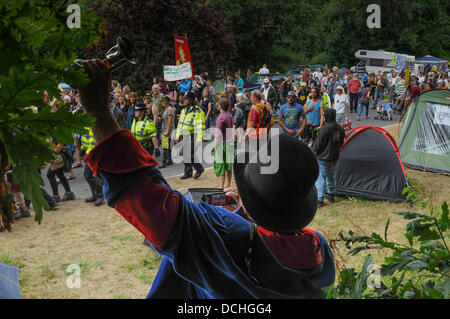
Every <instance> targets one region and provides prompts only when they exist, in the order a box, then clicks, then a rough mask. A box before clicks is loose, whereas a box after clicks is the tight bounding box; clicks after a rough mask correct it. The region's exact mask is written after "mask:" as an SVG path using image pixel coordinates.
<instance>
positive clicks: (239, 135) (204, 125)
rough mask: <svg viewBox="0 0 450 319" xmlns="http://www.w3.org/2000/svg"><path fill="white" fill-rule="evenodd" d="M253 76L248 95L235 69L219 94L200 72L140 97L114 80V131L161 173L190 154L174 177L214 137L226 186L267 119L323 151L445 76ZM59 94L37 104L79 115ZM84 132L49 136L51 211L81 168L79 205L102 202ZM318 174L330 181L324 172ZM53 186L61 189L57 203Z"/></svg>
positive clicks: (331, 72)
mask: <svg viewBox="0 0 450 319" xmlns="http://www.w3.org/2000/svg"><path fill="white" fill-rule="evenodd" d="M259 73H260V74H262V75H264V77H265V78H264V80H263V85H262V86H261V88H259V90H253V91H250V90H249V89H248V88H245V86H246V81H248V80H249V79H250V78H251V76H252V74H251V73H249V72H248V73H247V75H246V80H245V81H244V79H243V78H242V75H241V71H240V70H238V71H237V72H236V73H235V75H234V77H231V76H228V77H227V78H226V83H225V86H224V89H223V90H222V91H221V92H216V91H215V88H214V86H213V85H212V83H211V79H210V78H209V75H208V73H207V72H203V73H201V74H200V75H196V76H195V78H191V79H185V80H181V81H176V82H166V81H165V80H164V78H163V77H159V78H154V79H153V86H152V87H151V90H149V91H147V92H139V93H138V92H136V91H133V90H132V89H131V88H130V87H129V86H128V85H127V84H124V85H121V84H120V83H119V82H118V81H117V80H113V81H112V92H111V94H110V100H109V106H110V109H111V112H112V114H113V116H114V118H115V119H116V121H117V122H118V124H119V126H120V127H121V128H122V129H127V130H129V131H130V132H131V133H132V134H133V135H134V136H135V137H136V139H137V140H138V141H139V142H140V144H141V145H142V147H143V148H144V149H145V150H146V151H147V152H148V153H149V154H151V155H154V156H156V157H159V156H161V155H162V157H161V159H160V164H159V166H158V167H159V168H160V169H164V168H166V167H168V166H171V165H173V160H172V148H173V147H174V145H176V144H178V143H182V145H183V149H184V150H185V149H188V150H190V152H187V153H188V154H185V155H186V156H188V157H186V156H185V157H184V174H183V176H182V177H181V179H187V178H191V177H194V178H195V179H198V178H199V177H200V176H201V175H202V174H203V172H204V171H205V169H204V167H203V165H202V162H201V161H202V160H201V159H199V158H198V157H197V156H196V155H195V154H196V150H197V149H198V148H199V147H200V148H201V144H202V142H205V141H209V140H211V139H214V148H213V152H214V172H215V175H216V176H217V179H218V187H220V188H228V187H230V186H231V179H232V173H231V172H232V164H231V163H232V159H233V158H234V155H235V154H236V153H235V152H236V145H237V143H240V142H242V141H247V140H249V139H253V140H256V141H260V140H261V139H267V137H268V131H269V130H270V128H271V127H272V126H273V125H274V119H275V120H277V122H278V124H279V127H280V129H281V133H282V134H285V135H291V136H295V137H297V138H299V139H301V140H302V141H303V142H305V143H306V144H307V145H308V146H310V147H311V148H312V149H315V150H318V149H321V148H323V147H324V146H323V145H322V146H321V145H315V142H316V140H317V137H318V136H319V133H320V131H321V129H322V128H323V127H324V126H325V125H326V124H327V123H329V122H330V121H331V122H334V121H335V122H337V123H338V124H340V125H344V126H345V122H346V120H347V118H348V116H349V113H357V119H356V120H358V121H360V120H363V119H364V117H363V115H365V119H369V109H374V110H376V115H375V117H374V118H375V119H387V120H392V113H393V112H399V113H400V112H402V111H403V110H404V109H405V106H406V105H407V104H408V103H409V102H410V101H411V100H412V99H414V97H415V96H417V95H418V94H420V93H421V92H423V91H426V90H431V89H434V88H442V89H446V88H448V80H447V74H446V73H443V72H436V71H430V72H428V73H427V74H423V73H419V74H418V75H412V76H411V77H410V79H409V83H408V85H405V76H406V73H405V71H402V72H401V73H400V74H397V72H395V71H394V70H393V71H391V72H388V73H383V72H381V71H379V72H378V73H377V74H374V73H370V74H368V73H367V72H365V73H364V74H362V75H358V74H356V73H353V74H352V73H351V72H350V70H348V69H346V70H343V71H342V70H338V69H337V68H336V67H334V68H332V69H330V68H328V67H327V66H325V67H324V68H323V69H321V68H318V69H317V70H315V71H314V72H313V71H312V70H310V69H308V68H306V69H305V70H304V71H303V72H302V73H301V74H299V75H298V76H296V78H295V79H294V78H293V76H292V75H289V76H287V78H285V79H282V80H281V81H280V83H279V85H277V86H273V85H272V83H271V80H270V76H269V70H268V69H267V66H266V65H264V66H263V67H262V68H261V69H260V72H259ZM60 90H61V95H60V97H59V98H58V99H55V98H53V101H50V99H49V97H48V95H45V96H44V101H45V102H47V103H48V104H49V105H51V107H52V110H53V111H56V110H57V109H59V108H60V107H61V106H62V105H64V104H70V110H71V111H72V112H73V113H75V112H83V106H82V105H81V102H80V98H79V95H78V92H77V90H75V89H71V88H61V89H60ZM358 106H359V109H358ZM327 109H333V110H334V113H335V114H334V115H331V114H328V116H326V114H325V111H326V110H327ZM34 111H36V110H34ZM363 113H364V114H363ZM331 119H333V120H331ZM210 128H214V130H215V134H208V131H209V132H211V130H208V129H210ZM87 129H88V134H86V135H84V136H80V135H77V134H74V135H73V136H74V142H73V145H62V144H60V143H58V141H55V140H54V139H52V138H51V137H50V138H49V142H50V143H52V145H53V147H54V150H55V153H56V154H58V155H57V156H56V157H55V159H54V160H53V161H52V162H51V163H47V164H46V166H47V173H46V177H47V178H48V181H49V184H50V186H51V190H52V195H49V194H48V193H47V192H46V191H45V190H44V189H42V192H43V194H44V196H45V198H46V199H47V201H48V202H49V205H50V207H51V208H52V209H56V207H57V204H58V203H59V202H64V201H69V200H73V199H75V194H74V192H73V191H72V190H71V187H70V182H69V181H70V180H72V179H74V178H75V175H74V169H76V168H83V167H84V173H83V175H84V178H85V180H86V182H87V183H88V185H89V188H90V190H91V193H92V194H91V195H92V196H90V197H88V198H86V199H85V200H86V202H88V203H94V205H96V206H100V205H102V204H103V203H104V196H103V191H102V190H103V181H102V179H101V178H100V177H98V176H94V174H93V172H92V171H91V169H90V168H89V166H88V165H85V164H83V158H84V156H86V155H88V154H89V152H90V151H91V150H92V149H93V148H94V147H95V145H96V142H95V139H94V135H93V133H92V130H91V129H90V128H87ZM339 134H340V133H339ZM323 140H324V139H323V138H322V139H320V141H322V142H323ZM325 140H327V139H326V138H325ZM328 142H329V141H328ZM319 156H320V155H319ZM336 156H337V155H336V154H333V155H332V156H331V157H330V158H328V162H329V161H330V159H331V160H332V161H334V160H336ZM325 161H327V160H325ZM46 166H43V167H42V169H45V168H46ZM194 170H195V174H193V171H194ZM8 176H9V181H10V189H11V194H13V195H12V197H13V198H14V202H15V204H16V206H17V210H16V211H15V212H14V214H13V217H14V219H19V218H23V217H28V216H30V215H29V211H28V209H29V207H30V204H29V202H28V201H26V199H23V200H22V198H23V195H21V192H20V187H18V185H14V184H12V181H11V176H10V175H8ZM324 176H327V177H329V174H324ZM59 184H60V185H62V186H63V189H64V191H65V193H64V195H63V196H62V198H61V197H60V196H59V190H58V185H59ZM319 196H320V195H319ZM331 200H333V199H332V198H331ZM321 201H322V198H320V197H319V202H321Z"/></svg>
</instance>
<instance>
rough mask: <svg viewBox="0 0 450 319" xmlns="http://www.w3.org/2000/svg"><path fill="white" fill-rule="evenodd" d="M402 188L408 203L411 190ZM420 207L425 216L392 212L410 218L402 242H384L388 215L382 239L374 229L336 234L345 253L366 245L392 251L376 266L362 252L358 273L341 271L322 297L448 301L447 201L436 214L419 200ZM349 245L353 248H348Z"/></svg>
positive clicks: (388, 222) (368, 256)
mask: <svg viewBox="0 0 450 319" xmlns="http://www.w3.org/2000/svg"><path fill="white" fill-rule="evenodd" d="M405 192H408V193H409V196H408V198H409V199H410V200H411V202H413V203H417V202H418V199H417V197H416V193H415V190H414V188H411V187H410V188H409V189H405ZM422 207H425V208H427V209H428V210H429V211H430V214H429V215H428V214H422V213H413V212H395V213H394V214H397V215H400V216H403V218H404V219H407V220H412V221H411V222H410V223H408V225H407V227H406V233H405V237H406V239H407V242H408V244H407V245H405V244H402V243H398V242H394V241H389V240H388V235H387V234H388V229H389V224H390V219H388V220H387V222H386V226H385V231H384V236H383V237H382V236H381V235H379V234H377V233H373V234H372V235H371V236H353V234H351V235H350V237H345V236H344V235H343V234H342V233H341V234H340V237H341V239H340V240H342V241H344V242H345V244H346V247H347V248H349V249H350V251H349V252H348V253H349V254H351V255H356V254H358V253H360V252H361V251H365V250H370V249H388V250H390V251H391V252H392V254H391V255H390V256H389V257H386V258H385V261H384V263H383V264H382V265H381V267H379V268H376V267H374V265H372V264H371V262H372V259H373V258H372V256H371V255H367V256H366V258H365V261H364V264H363V266H362V269H361V271H359V272H358V271H355V270H354V269H344V270H342V271H341V272H340V281H339V282H338V283H337V284H335V285H333V286H331V287H330V288H329V289H328V292H327V299H338V298H350V299H361V298H374V299H382V298H388V299H408V298H426V299H444V298H445V299H448V298H449V291H450V274H449V248H448V245H447V242H446V237H448V226H449V218H448V215H449V210H448V205H447V203H446V202H443V203H442V205H441V209H440V212H437V211H435V208H434V207H433V206H431V205H428V204H427V203H426V202H422ZM355 244H357V246H355V247H352V245H355ZM381 276H383V277H381Z"/></svg>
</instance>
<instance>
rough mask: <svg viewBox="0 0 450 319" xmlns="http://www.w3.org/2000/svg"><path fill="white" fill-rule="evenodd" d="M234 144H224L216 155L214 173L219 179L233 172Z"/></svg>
mask: <svg viewBox="0 0 450 319" xmlns="http://www.w3.org/2000/svg"><path fill="white" fill-rule="evenodd" d="M233 161H234V143H233V142H228V143H223V144H222V146H219V148H218V149H217V150H216V151H215V154H214V173H215V174H216V176H217V177H219V176H223V175H225V172H226V171H231V170H233Z"/></svg>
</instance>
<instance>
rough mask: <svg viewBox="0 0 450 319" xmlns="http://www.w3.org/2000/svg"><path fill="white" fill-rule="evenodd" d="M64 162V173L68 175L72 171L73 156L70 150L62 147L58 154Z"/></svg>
mask: <svg viewBox="0 0 450 319" xmlns="http://www.w3.org/2000/svg"><path fill="white" fill-rule="evenodd" d="M59 153H60V154H61V156H62V158H63V160H64V172H66V173H68V172H70V170H71V169H72V165H73V156H72V153H71V152H70V150H69V149H68V148H67V147H66V146H64V147H63V148H62V149H61V151H60V152H59Z"/></svg>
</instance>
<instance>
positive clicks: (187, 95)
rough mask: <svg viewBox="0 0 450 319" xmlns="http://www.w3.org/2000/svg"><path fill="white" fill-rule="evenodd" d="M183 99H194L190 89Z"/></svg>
mask: <svg viewBox="0 0 450 319" xmlns="http://www.w3.org/2000/svg"><path fill="white" fill-rule="evenodd" d="M183 98H184V99H189V100H191V101H194V100H195V94H194V92H192V91H189V92H187V93H186V94H185V96H184V97H183Z"/></svg>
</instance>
